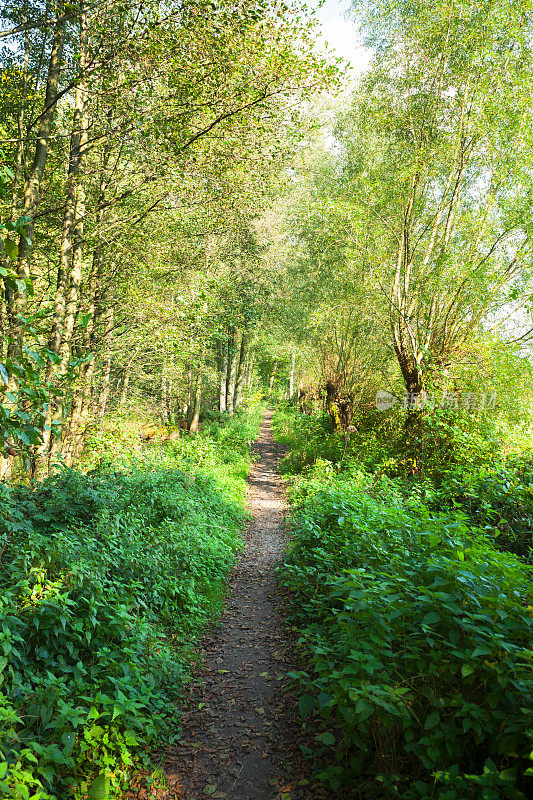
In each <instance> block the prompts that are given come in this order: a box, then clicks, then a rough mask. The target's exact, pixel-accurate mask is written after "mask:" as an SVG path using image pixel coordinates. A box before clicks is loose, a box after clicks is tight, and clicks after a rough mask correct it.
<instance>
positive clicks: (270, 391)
mask: <svg viewBox="0 0 533 800" xmlns="http://www.w3.org/2000/svg"><path fill="white" fill-rule="evenodd" d="M277 370H278V362H277V361H275V362H274V366H273V367H272V372H271V373H270V380H269V382H268V396H269V397H270V395H271V394H272V389H273V387H274V379H275V377H276V372H277Z"/></svg>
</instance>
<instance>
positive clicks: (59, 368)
mask: <svg viewBox="0 0 533 800" xmlns="http://www.w3.org/2000/svg"><path fill="white" fill-rule="evenodd" d="M86 58H87V15H86V12H85V10H84V8H83V6H82V7H81V13H80V57H79V68H80V71H81V72H80V75H81V77H80V80H79V83H78V84H77V86H76V91H75V96H74V117H73V121H72V132H71V136H70V151H69V167H68V178H67V196H66V201H65V211H64V214H63V227H62V232H61V245H60V253H59V266H58V271H57V283H56V293H55V298H54V315H53V323H52V331H51V334H50V339H49V342H48V348H49V350H50V351H51V352H52V353H54V354H55V355H59V358H60V361H59V364H57V365H56V364H54V363H53V362H51V363H50V364H49V365H48V368H47V378H48V380H51V379H53V377H54V375H56V374H57V373H65V371H66V369H67V366H68V363H69V361H70V355H71V347H72V339H73V335H74V326H75V322H76V317H77V314H78V306H79V294H80V287H81V280H82V269H83V239H84V217H85V185H84V179H83V159H84V154H85V148H86V146H87V130H88V120H87V85H86V79H85V67H86ZM69 266H70V270H69ZM67 276H68V278H67ZM67 280H68V292H67ZM77 402H78V398H77V397H74V398H73V401H72V407H71V419H70V420H69V422H70V423H71V424H70V425H68V430H67V426H66V423H67V416H66V408H65V406H64V405H63V404H62V406H61V408H58V407H57V406H55V404H54V403H53V401H52V400H51V401H50V403H49V404H48V409H47V413H46V416H45V425H44V429H43V441H42V444H41V446H40V447H39V454H38V465H37V474H39V475H41V474H47V472H48V469H49V465H48V460H49V456H48V454H49V451H50V449H51V450H52V451H55V452H57V451H58V450H59V448H60V445H59V443H57V442H56V443H53V442H52V441H51V437H52V422H53V421H55V423H60V424H61V427H62V434H63V438H64V439H65V446H64V448H63V450H64V451H65V450H66V452H67V453H68V454H69V456H70V455H71V451H72V444H73V440H72V433H73V425H72V417H73V416H75V415H76V413H77ZM54 417H55V420H54Z"/></svg>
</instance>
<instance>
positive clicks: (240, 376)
mask: <svg viewBox="0 0 533 800" xmlns="http://www.w3.org/2000/svg"><path fill="white" fill-rule="evenodd" d="M248 341H249V335H248V333H247V332H246V331H243V334H242V337H241V349H240V352H239V366H238V368H237V379H236V384H235V408H240V407H241V406H242V402H243V399H244V374H245V365H246V356H247V353H248Z"/></svg>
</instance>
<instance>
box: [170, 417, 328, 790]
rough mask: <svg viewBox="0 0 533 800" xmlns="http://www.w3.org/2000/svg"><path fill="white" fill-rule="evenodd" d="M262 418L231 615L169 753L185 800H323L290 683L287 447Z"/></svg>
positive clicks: (205, 659) (210, 649) (207, 648)
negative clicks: (283, 563)
mask: <svg viewBox="0 0 533 800" xmlns="http://www.w3.org/2000/svg"><path fill="white" fill-rule="evenodd" d="M271 421H272V412H271V411H268V412H267V413H266V414H265V417H264V419H263V422H262V425H261V430H260V434H259V438H258V440H257V442H256V443H255V446H254V451H253V452H254V460H255V464H254V467H253V469H252V472H251V475H250V478H249V490H248V508H249V510H250V512H251V513H252V514H253V519H252V522H251V524H250V525H249V527H248V530H247V533H246V545H245V549H244V551H243V554H242V558H241V560H240V562H239V564H238V565H237V567H236V569H235V571H234V572H233V575H232V578H231V582H230V590H229V593H228V597H227V599H226V606H225V611H224V614H223V616H222V619H221V621H220V624H218V625H217V627H216V628H215V630H214V632H213V633H212V634H211V635H210V636H209V637H208V638H206V639H205V640H204V641H203V643H202V644H203V651H202V659H201V661H202V663H201V665H200V666H199V668H198V674H197V676H196V681H195V683H193V686H192V689H191V696H190V699H189V702H188V706H187V708H186V709H185V714H184V718H183V730H182V737H181V742H180V743H179V744H177V745H172V746H169V747H168V748H167V753H166V756H167V764H166V770H165V771H166V774H167V776H168V778H169V781H170V785H171V786H172V787H173V791H172V794H171V796H172V797H183V798H185V799H186V800H205V798H207V797H210V798H213V800H275V799H276V798H278V799H280V800H311V798H312V799H313V800H318V798H323V797H326V795H324V794H321V792H320V790H319V789H317V788H316V787H312V786H311V784H310V783H309V775H308V774H307V772H306V765H305V763H304V761H303V758H302V750H301V747H300V745H303V746H304V747H305V746H306V745H307V746H309V742H308V741H307V742H306V741H305V731H304V730H303V729H302V721H301V718H300V716H299V712H298V707H297V702H296V698H295V697H294V696H293V695H292V693H291V691H290V688H289V686H288V684H287V681H286V680H285V676H286V674H287V672H288V671H289V670H291V669H295V668H299V665H298V664H295V663H294V659H295V657H296V655H295V642H296V635H295V633H294V632H293V631H292V630H291V628H290V626H288V625H287V623H286V622H285V621H284V619H283V598H282V597H281V596H280V595H279V594H278V592H277V589H276V584H275V580H274V566H275V564H276V562H277V561H278V560H279V559H280V558H281V556H282V554H283V549H284V547H283V540H284V516H285V511H286V504H285V497H284V492H283V485H282V481H281V479H280V477H279V476H278V474H277V472H276V466H277V460H278V456H279V454H280V448H279V446H278V445H276V443H275V442H274V439H273V437H272V430H271Z"/></svg>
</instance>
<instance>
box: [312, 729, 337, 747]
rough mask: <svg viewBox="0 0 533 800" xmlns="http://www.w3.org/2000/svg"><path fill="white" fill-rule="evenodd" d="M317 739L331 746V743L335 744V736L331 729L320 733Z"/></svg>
mask: <svg viewBox="0 0 533 800" xmlns="http://www.w3.org/2000/svg"><path fill="white" fill-rule="evenodd" d="M316 738H317V741H319V742H322V744H325V745H326V746H327V747H331V745H334V744H335V737H334V736H333V734H332V733H330V732H329V731H325V733H319V734H318V736H317V737H316Z"/></svg>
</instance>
